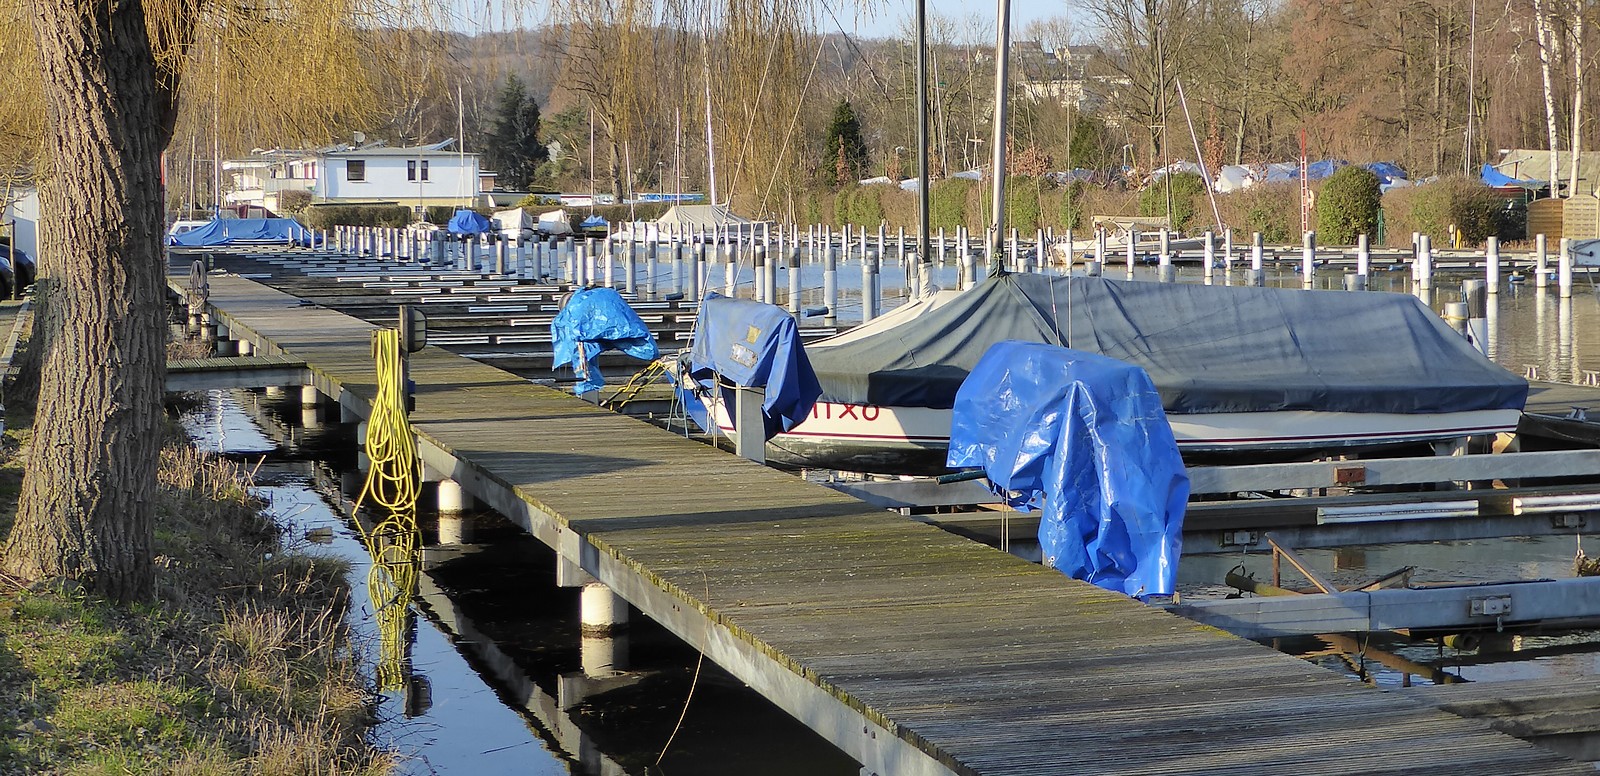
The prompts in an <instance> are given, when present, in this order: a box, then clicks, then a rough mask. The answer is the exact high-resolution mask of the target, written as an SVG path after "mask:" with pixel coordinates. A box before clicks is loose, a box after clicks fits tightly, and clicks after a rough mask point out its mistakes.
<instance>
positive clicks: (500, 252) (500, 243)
mask: <svg viewBox="0 0 1600 776" xmlns="http://www.w3.org/2000/svg"><path fill="white" fill-rule="evenodd" d="M494 247H495V252H494V274H496V275H500V276H502V277H504V276H505V274H506V264H507V260H508V259H510V255H509V254H510V253H511V241H510V240H507V239H505V238H504V237H502V238H500V239H498V240H495V241H494Z"/></svg>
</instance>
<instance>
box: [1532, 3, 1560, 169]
mask: <svg viewBox="0 0 1600 776" xmlns="http://www.w3.org/2000/svg"><path fill="white" fill-rule="evenodd" d="M1545 3H1546V0H1533V26H1534V29H1535V30H1537V32H1538V36H1539V72H1540V74H1541V75H1542V76H1543V77H1544V123H1545V130H1546V132H1548V134H1549V143H1550V170H1549V173H1548V175H1549V177H1548V178H1547V180H1549V181H1550V196H1552V197H1555V196H1559V194H1558V193H1557V190H1558V189H1559V188H1560V180H1559V178H1560V177H1561V175H1560V172H1559V171H1558V170H1557V167H1556V154H1558V153H1560V151H1561V147H1560V142H1559V141H1558V140H1557V139H1556V93H1555V86H1554V85H1553V84H1552V83H1551V81H1550V79H1551V75H1550V49H1551V47H1552V46H1554V45H1555V31H1554V30H1553V29H1551V26H1550V12H1549V11H1548V10H1547V8H1546V5H1545Z"/></svg>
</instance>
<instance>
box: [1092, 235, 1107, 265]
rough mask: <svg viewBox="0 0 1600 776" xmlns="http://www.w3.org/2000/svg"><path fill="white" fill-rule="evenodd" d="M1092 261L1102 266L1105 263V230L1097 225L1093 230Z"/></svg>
mask: <svg viewBox="0 0 1600 776" xmlns="http://www.w3.org/2000/svg"><path fill="white" fill-rule="evenodd" d="M1094 263H1095V264H1097V265H1099V266H1101V267H1104V266H1105V265H1106V230H1105V227H1103V226H1097V227H1095V230H1094Z"/></svg>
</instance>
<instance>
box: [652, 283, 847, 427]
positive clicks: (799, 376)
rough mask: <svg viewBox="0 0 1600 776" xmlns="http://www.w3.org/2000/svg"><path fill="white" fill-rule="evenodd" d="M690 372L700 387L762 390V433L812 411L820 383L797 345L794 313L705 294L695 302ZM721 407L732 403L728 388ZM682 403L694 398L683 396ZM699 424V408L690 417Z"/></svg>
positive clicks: (792, 422)
mask: <svg viewBox="0 0 1600 776" xmlns="http://www.w3.org/2000/svg"><path fill="white" fill-rule="evenodd" d="M689 377H690V378H691V379H693V380H695V381H696V382H699V383H700V385H701V386H702V387H703V388H713V387H716V384H717V382H718V381H717V378H718V377H721V378H722V380H721V382H723V383H731V384H733V385H739V386H745V387H762V388H765V389H766V399H765V401H763V402H762V405H761V408H762V415H763V416H764V418H765V420H766V432H767V438H768V439H771V438H772V437H773V435H775V434H777V433H779V432H781V431H788V430H789V429H792V428H794V427H795V425H796V424H798V423H799V422H800V421H802V420H804V419H805V417H806V415H807V414H809V413H810V412H811V406H812V405H813V404H815V403H816V401H817V396H819V395H820V394H821V393H822V387H821V386H820V385H818V384H817V375H816V373H815V372H813V371H812V370H811V361H810V360H809V359H808V358H806V352H805V350H804V349H803V348H801V346H800V330H799V327H798V326H797V325H796V324H795V322H794V317H793V316H791V315H789V313H788V312H786V311H785V310H784V309H783V308H781V307H777V306H775V305H770V304H763V303H761V302H752V301H748V300H743V299H730V298H728V297H725V296H722V295H721V294H716V293H712V294H707V295H706V298H705V299H704V300H703V301H701V302H700V319H699V322H698V323H697V325H696V327H695V332H694V342H693V344H692V345H691V346H690V349H689ZM723 398H724V402H725V403H724V404H723V406H725V407H731V406H733V400H732V396H731V391H724V397H723ZM684 405H685V406H697V405H699V402H692V401H686V402H685V403H684ZM695 420H696V422H699V423H700V424H701V427H702V428H705V429H706V430H707V431H710V430H711V428H710V424H709V422H708V420H707V419H706V418H705V417H704V413H703V412H702V413H701V415H700V416H698V417H696V418H695Z"/></svg>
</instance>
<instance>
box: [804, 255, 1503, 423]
mask: <svg viewBox="0 0 1600 776" xmlns="http://www.w3.org/2000/svg"><path fill="white" fill-rule="evenodd" d="M1005 340H1026V341H1030V342H1044V343H1049V344H1052V345H1060V346H1064V347H1070V348H1075V349H1077V350H1083V351H1088V352H1091V353H1099V354H1101V355H1105V356H1110V357H1111V358H1115V359H1119V360H1121V361H1126V362H1128V363H1130V364H1135V365H1137V366H1139V367H1141V368H1143V369H1144V370H1145V371H1146V372H1148V373H1149V375H1150V378H1151V379H1152V380H1153V381H1154V382H1155V385H1156V388H1157V390H1158V391H1159V393H1160V395H1161V401H1162V405H1163V407H1164V408H1165V409H1166V411H1167V412H1169V413H1187V414H1201V413H1212V412H1273V411H1281V410H1310V411H1322V412H1368V413H1374V412H1381V413H1398V414H1413V413H1442V412H1467V411H1475V410H1493V409H1521V408H1522V405H1523V403H1524V402H1525V401H1526V399H1527V395H1528V383H1527V381H1525V380H1523V379H1522V378H1520V377H1518V376H1516V375H1514V374H1512V373H1510V372H1507V371H1506V370H1505V369H1502V368H1501V367H1499V366H1497V365H1496V364H1495V363H1494V362H1492V361H1490V360H1489V359H1487V358H1485V357H1484V356H1483V355H1482V354H1480V353H1479V352H1478V351H1476V350H1474V349H1473V348H1472V346H1471V345H1470V344H1469V343H1468V342H1467V340H1466V338H1465V337H1462V336H1461V335H1459V334H1457V333H1456V332H1455V331H1453V330H1451V329H1450V328H1449V327H1448V326H1447V325H1446V324H1445V323H1444V321H1442V320H1440V319H1439V317H1438V316H1437V315H1435V314H1434V313H1433V311H1432V310H1429V309H1428V308H1427V307H1426V306H1424V305H1423V304H1422V303H1421V302H1420V301H1418V300H1417V299H1416V298H1414V297H1411V296H1407V295H1404V294H1393V293H1380V292H1359V293H1357V292H1349V293H1347V292H1335V291H1314V292H1307V291H1298V290H1293V289H1276V288H1254V287H1243V286H1204V285H1194V284H1187V283H1150V282H1133V281H1127V282H1124V281H1117V280H1108V279H1105V278H1084V277H1073V278H1062V277H1047V276H1044V275H1033V274H1008V275H1001V276H999V277H994V278H990V279H988V280H985V281H984V282H982V283H980V284H979V285H977V286H975V287H974V288H972V289H970V290H968V291H966V292H964V293H962V294H961V295H959V296H958V297H957V298H956V299H954V300H952V301H950V302H948V303H946V304H943V305H941V306H939V307H937V308H935V309H933V310H931V311H929V312H927V313H926V314H923V315H921V316H918V317H916V318H915V319H914V320H912V321H910V322H908V323H906V324H903V325H900V326H897V327H895V328H893V329H889V330H886V331H882V332H878V333H876V334H872V335H869V336H865V337H861V338H859V339H856V340H853V341H848V342H842V343H840V344H837V345H826V342H825V341H824V342H822V343H817V345H818V346H813V347H808V348H807V352H808V355H809V356H810V357H811V364H812V366H813V367H814V368H815V370H816V372H817V377H818V379H819V381H820V382H821V383H822V391H823V395H822V399H823V400H824V401H832V402H840V403H846V404H870V405H877V406H901V407H904V406H910V407H932V408H948V407H951V406H952V405H953V404H954V402H955V396H956V390H957V389H958V388H959V387H960V386H961V381H962V380H963V379H965V378H966V376H967V373H968V372H969V371H970V370H971V369H972V367H973V366H974V365H976V364H977V363H978V359H979V358H981V357H982V356H983V354H984V352H985V351H987V350H988V349H989V347H990V346H991V345H993V344H995V343H997V342H1002V341H1005Z"/></svg>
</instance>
